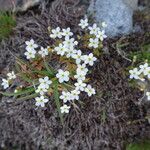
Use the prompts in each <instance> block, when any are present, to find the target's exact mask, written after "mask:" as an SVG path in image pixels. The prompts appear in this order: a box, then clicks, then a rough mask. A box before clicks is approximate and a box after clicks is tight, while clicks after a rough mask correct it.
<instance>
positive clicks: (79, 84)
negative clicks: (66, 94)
mask: <svg viewBox="0 0 150 150" xmlns="http://www.w3.org/2000/svg"><path fill="white" fill-rule="evenodd" d="M75 86H76V90H77V91H84V88H85V87H86V83H83V82H82V81H81V80H80V81H79V82H76V83H75Z"/></svg>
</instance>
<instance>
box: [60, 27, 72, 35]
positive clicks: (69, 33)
mask: <svg viewBox="0 0 150 150" xmlns="http://www.w3.org/2000/svg"><path fill="white" fill-rule="evenodd" d="M62 35H63V36H65V37H66V36H68V37H70V36H72V35H73V33H72V32H70V28H67V29H63V32H62Z"/></svg>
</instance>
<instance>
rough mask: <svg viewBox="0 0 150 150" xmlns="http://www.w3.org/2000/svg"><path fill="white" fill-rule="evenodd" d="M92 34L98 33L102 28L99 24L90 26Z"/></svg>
mask: <svg viewBox="0 0 150 150" xmlns="http://www.w3.org/2000/svg"><path fill="white" fill-rule="evenodd" d="M89 30H90V34H94V35H97V33H98V31H99V30H100V28H99V27H97V24H96V23H94V24H93V26H92V27H89Z"/></svg>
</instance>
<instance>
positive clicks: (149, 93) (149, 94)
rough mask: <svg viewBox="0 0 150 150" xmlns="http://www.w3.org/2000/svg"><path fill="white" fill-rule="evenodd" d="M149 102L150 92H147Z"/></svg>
mask: <svg viewBox="0 0 150 150" xmlns="http://www.w3.org/2000/svg"><path fill="white" fill-rule="evenodd" d="M146 96H147V100H148V101H150V92H146Z"/></svg>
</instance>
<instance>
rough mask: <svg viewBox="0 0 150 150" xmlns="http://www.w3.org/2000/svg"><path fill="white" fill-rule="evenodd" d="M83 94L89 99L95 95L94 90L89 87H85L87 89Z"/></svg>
mask: <svg viewBox="0 0 150 150" xmlns="http://www.w3.org/2000/svg"><path fill="white" fill-rule="evenodd" d="M85 92H86V93H87V94H88V96H89V97H91V96H92V95H94V94H96V93H95V89H94V88H92V87H91V85H87V87H86V88H85Z"/></svg>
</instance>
